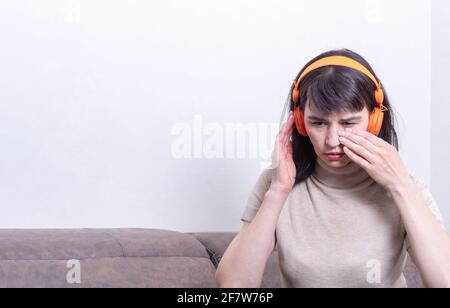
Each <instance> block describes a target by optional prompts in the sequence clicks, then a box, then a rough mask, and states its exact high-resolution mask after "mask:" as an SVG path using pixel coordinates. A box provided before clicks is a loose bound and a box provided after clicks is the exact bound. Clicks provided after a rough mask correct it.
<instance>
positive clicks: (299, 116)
mask: <svg viewBox="0 0 450 308" xmlns="http://www.w3.org/2000/svg"><path fill="white" fill-rule="evenodd" d="M294 120H295V126H296V127H297V131H298V133H299V134H300V135H302V136H305V137H307V136H308V133H307V132H306V128H305V122H304V116H303V112H302V110H301V109H300V106H299V107H297V108H295V110H294Z"/></svg>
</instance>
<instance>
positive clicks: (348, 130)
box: [345, 128, 353, 132]
mask: <svg viewBox="0 0 450 308" xmlns="http://www.w3.org/2000/svg"><path fill="white" fill-rule="evenodd" d="M345 131H347V132H352V131H353V130H352V129H351V128H346V129H345Z"/></svg>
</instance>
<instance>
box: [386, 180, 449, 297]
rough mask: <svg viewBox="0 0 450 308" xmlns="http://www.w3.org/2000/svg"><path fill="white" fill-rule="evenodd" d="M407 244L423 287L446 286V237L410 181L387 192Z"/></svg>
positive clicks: (447, 262)
mask: <svg viewBox="0 0 450 308" xmlns="http://www.w3.org/2000/svg"><path fill="white" fill-rule="evenodd" d="M390 192H391V195H392V197H393V199H394V201H395V203H396V205H397V207H398V209H399V211H400V214H401V216H402V219H403V223H404V225H405V228H406V232H407V234H408V240H409V243H410V245H411V248H410V251H409V253H410V256H411V258H412V259H413V261H414V263H415V264H416V265H417V267H418V269H419V271H420V274H421V276H422V280H423V281H424V284H425V286H426V287H438V288H439V287H444V288H449V287H450V237H449V236H448V235H447V233H446V231H445V229H444V228H443V227H442V225H441V224H440V223H439V222H438V221H437V219H436V217H435V216H434V214H433V213H432V211H431V209H430V208H429V207H428V205H427V203H426V200H425V199H424V197H423V195H422V190H421V188H420V187H419V186H418V185H417V184H416V183H414V182H413V181H411V182H410V183H407V184H403V185H399V186H397V187H394V188H393V189H391V190H390Z"/></svg>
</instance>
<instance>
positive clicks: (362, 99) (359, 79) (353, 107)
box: [305, 67, 373, 116]
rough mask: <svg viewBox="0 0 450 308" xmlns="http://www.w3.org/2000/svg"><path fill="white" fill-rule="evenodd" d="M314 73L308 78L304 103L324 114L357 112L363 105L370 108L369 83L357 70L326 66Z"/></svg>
mask: <svg viewBox="0 0 450 308" xmlns="http://www.w3.org/2000/svg"><path fill="white" fill-rule="evenodd" d="M314 75H315V76H314ZM314 75H313V74H311V76H310V78H308V79H309V81H310V82H309V85H308V86H307V88H308V89H307V92H306V100H305V103H309V104H312V105H313V106H314V107H315V108H316V109H317V110H319V111H320V112H321V113H323V114H324V115H326V116H329V115H331V114H333V113H335V112H337V113H339V112H359V111H361V110H363V109H364V107H365V106H367V107H368V109H369V110H370V106H371V105H372V103H373V102H372V99H371V98H370V90H371V89H370V84H369V85H368V83H367V80H365V78H364V77H363V76H360V74H359V73H358V72H356V71H354V70H352V69H348V68H344V67H327V68H325V70H319V71H318V72H317V74H314ZM305 81H306V80H305ZM368 87H369V89H368ZM372 93H373V92H372Z"/></svg>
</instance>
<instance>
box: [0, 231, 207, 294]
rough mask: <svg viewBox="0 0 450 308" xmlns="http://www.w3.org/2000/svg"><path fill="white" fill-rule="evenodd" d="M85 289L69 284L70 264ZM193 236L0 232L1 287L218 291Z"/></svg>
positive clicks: (150, 232)
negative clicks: (77, 263)
mask: <svg viewBox="0 0 450 308" xmlns="http://www.w3.org/2000/svg"><path fill="white" fill-rule="evenodd" d="M72 259H75V260H79V261H80V265H81V268H80V270H81V271H80V273H81V284H69V283H68V281H67V279H66V276H67V274H68V272H69V271H70V268H68V267H67V261H68V260H72ZM214 273H215V267H214V265H213V264H212V263H211V261H210V259H209V254H208V253H207V252H206V249H205V247H204V246H203V245H202V244H201V243H200V242H199V241H198V240H197V239H195V238H194V237H193V236H191V235H188V234H184V233H179V232H174V231H166V230H153V229H83V230H76V229H73V230H0V287H186V288H187V287H202V288H203V287H216V285H215V281H214Z"/></svg>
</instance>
